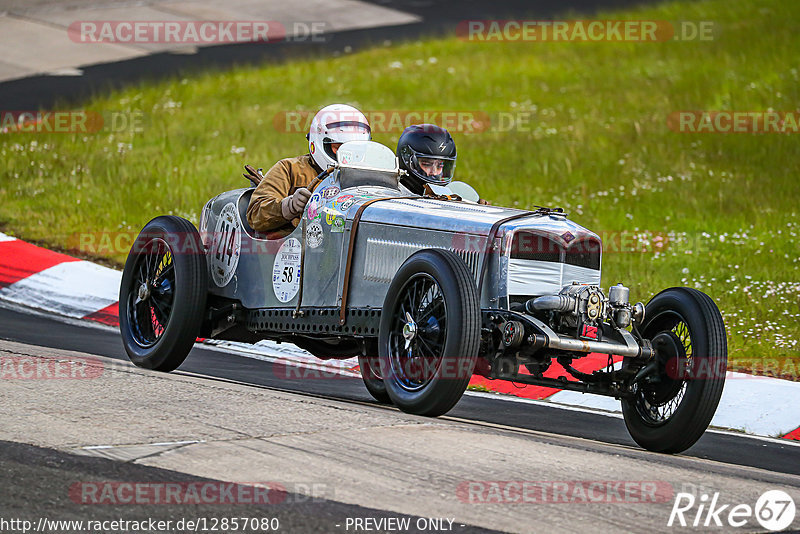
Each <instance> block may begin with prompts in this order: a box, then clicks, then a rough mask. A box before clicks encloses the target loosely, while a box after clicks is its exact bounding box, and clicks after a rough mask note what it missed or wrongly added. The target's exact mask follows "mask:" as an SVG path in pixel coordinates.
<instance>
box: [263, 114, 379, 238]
mask: <svg viewBox="0 0 800 534" xmlns="http://www.w3.org/2000/svg"><path fill="white" fill-rule="evenodd" d="M306 138H307V139H308V152H309V153H308V154H305V155H304V156H298V157H296V158H286V159H282V160H280V161H279V162H277V163H276V164H275V165H273V166H272V168H271V169H270V170H268V171H267V172H266V174H265V175H264V178H263V179H262V180H261V182H260V183H259V184H258V186H257V187H256V189H255V191H253V196H252V197H250V205H249V206H248V207H247V222H248V223H250V226H252V227H253V229H254V230H256V231H259V232H266V231H270V230H279V231H281V232H285V233H286V234H288V233H290V232H291V231H292V230H293V229H294V228H295V227H297V225H298V224H299V223H300V217H301V216H302V215H303V209H304V208H305V206H306V203H308V199H309V198H311V191H310V190H309V188H308V186H309V185H310V184H311V183H312V182H313V181H314V179H315V178H316V177H317V176H318V175H319V174H320V173H321V172H323V171H324V170H326V169H327V168H328V167H330V166H332V165H335V164H336V151H337V150H339V147H340V146H341V145H342V143H345V142H347V141H369V140H370V139H371V133H370V127H369V123H368V122H367V118H366V117H365V116H364V114H363V113H361V112H360V111H358V110H357V109H356V108H354V107H353V106H348V105H345V104H332V105H330V106H326V107H324V108H322V109H321V110H319V111H318V112H317V114H316V115H315V116H314V119H313V120H312V121H311V127H310V129H309V132H308V135H307V136H306Z"/></svg>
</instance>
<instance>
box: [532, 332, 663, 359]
mask: <svg viewBox="0 0 800 534" xmlns="http://www.w3.org/2000/svg"><path fill="white" fill-rule="evenodd" d="M532 337H533V339H532V340H531V342H532V343H535V344H539V343H541V344H543V346H544V347H545V348H548V349H555V350H565V351H569V352H586V353H589V352H599V353H600V354H613V355H615V356H622V357H624V358H644V359H646V360H649V359H650V358H651V357H652V356H653V346H652V345H651V344H650V342H649V341H648V340H643V341H644V344H643V345H638V344H637V345H635V346H628V345H623V344H621V343H613V342H607V341H584V340H582V339H573V338H568V337H563V336H560V335H557V337H556V338H552V337H548V336H545V335H542V334H533V336H532Z"/></svg>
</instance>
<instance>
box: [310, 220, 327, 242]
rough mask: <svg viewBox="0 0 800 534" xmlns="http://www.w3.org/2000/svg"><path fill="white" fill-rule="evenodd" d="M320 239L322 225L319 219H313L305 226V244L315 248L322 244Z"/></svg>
mask: <svg viewBox="0 0 800 534" xmlns="http://www.w3.org/2000/svg"><path fill="white" fill-rule="evenodd" d="M322 239H323V234H322V225H321V224H320V222H319V220H315V221H313V222H312V223H311V224H309V225H308V228H306V244H307V245H308V246H309V247H311V248H317V247H318V246H320V245H321V244H322Z"/></svg>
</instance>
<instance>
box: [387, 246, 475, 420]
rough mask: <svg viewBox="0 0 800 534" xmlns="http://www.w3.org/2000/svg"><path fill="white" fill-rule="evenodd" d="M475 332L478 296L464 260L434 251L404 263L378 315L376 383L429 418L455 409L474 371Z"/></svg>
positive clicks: (400, 404)
mask: <svg viewBox="0 0 800 534" xmlns="http://www.w3.org/2000/svg"><path fill="white" fill-rule="evenodd" d="M480 327H481V314H480V304H479V298H478V289H477V287H476V286H475V280H474V278H473V275H472V273H471V272H470V270H469V268H468V267H467V265H466V264H465V263H464V261H463V260H461V258H459V257H458V256H457V255H456V254H455V253H453V252H451V251H447V250H433V249H430V250H423V251H420V252H417V253H415V254H414V255H412V256H411V257H410V258H408V259H407V260H406V262H405V263H403V265H402V266H401V267H400V269H399V270H398V272H397V274H396V275H395V278H394V280H393V281H392V283H391V285H390V286H389V290H388V292H387V294H386V300H385V301H384V305H383V312H382V314H381V327H380V338H379V354H380V363H381V376H382V377H383V382H384V384H385V386H386V392H387V393H388V396H389V398H390V399H391V400H392V402H393V403H394V404H396V405H397V406H398V407H399V408H400V409H401V410H403V411H404V412H408V413H413V414H417V415H429V416H437V415H441V414H444V413H446V412H447V411H449V410H450V409H451V408H452V407H453V406H455V404H456V403H457V402H458V401H459V399H460V398H461V396H462V395H463V394H464V390H465V389H466V388H467V384H468V383H469V380H470V378H471V377H472V372H473V370H474V368H475V362H476V360H477V357H478V349H479V346H480Z"/></svg>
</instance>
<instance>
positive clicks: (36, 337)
mask: <svg viewBox="0 0 800 534" xmlns="http://www.w3.org/2000/svg"><path fill="white" fill-rule="evenodd" d="M0 339H5V340H9V341H17V342H21V343H26V344H31V345H36V346H41V347H50V348H59V349H66V350H72V351H76V352H83V353H87V354H92V355H97V356H106V357H109V358H114V359H118V360H127V357H126V355H125V351H124V349H123V348H122V341H121V339H120V336H119V334H118V333H117V332H116V331H113V330H110V329H106V328H99V327H95V326H81V325H78V324H67V323H64V322H61V321H58V320H54V319H50V318H46V317H42V316H39V315H30V314H25V313H19V312H17V311H12V310H8V309H4V308H0ZM175 373H179V374H180V373H189V374H192V375H195V376H202V377H205V378H207V379H209V380H225V381H233V382H236V383H240V384H247V385H250V386H252V387H265V388H271V389H277V390H281V391H291V392H295V393H300V394H305V395H310V396H318V397H323V398H327V399H333V400H343V401H349V402H357V403H370V404H372V403H374V401H373V400H372V398H371V397H370V396H369V394H368V393H367V391H366V389H365V388H364V386H363V384H362V383H361V380H359V379H356V378H347V377H342V376H338V375H336V376H326V375H324V374H319V373H311V374H307V375H306V377H305V378H297V377H296V376H297V375H296V374H295V372H294V371H292V370H288V371H287V368H285V367H284V366H282V365H280V364H277V365H276V364H273V363H270V362H265V361H261V360H254V359H252V358H247V357H244V356H240V355H238V354H235V353H226V352H222V351H219V350H212V349H208V348H204V347H203V346H202V345H197V346H195V348H194V349H193V350H192V352H191V353H190V354H189V356H188V358H187V359H186V361H185V362H184V363H183V365H181V367H180V368H179V369H178V370H177V371H175ZM446 417H447V418H452V419H456V420H460V421H462V422H468V423H471V424H476V425H489V426H494V425H500V426H502V427H508V428H513V429H520V430H527V431H535V432H545V433H548V434H552V435H554V436H559V435H560V436H570V437H579V438H585V439H589V440H594V441H598V442H603V443H609V444H617V445H623V446H626V447H632V448H638V446H637V445H636V444H635V443H634V442H633V441H632V440H631V438H630V437H629V436H628V433H627V430H626V429H625V424H624V422H623V421H622V419H620V418H617V417H611V416H608V415H603V414H598V413H592V412H583V411H576V410H569V409H562V408H555V407H550V406H546V405H543V403H531V402H517V401H513V400H504V399H497V398H491V397H490V396H483V395H481V396H474V395H466V396H465V397H463V398H462V400H461V401H460V402H459V403H458V405H457V406H456V407H455V408H454V409H453V410H452V411H451V412H449V413H448V414H447V416H446ZM0 449H2V447H0ZM678 456H689V457H695V458H701V459H705V460H711V461H714V462H721V463H725V464H735V465H740V466H749V467H755V468H759V469H764V470H768V471H773V472H776V473H784V474H790V475H800V446H798V445H797V444H794V443H792V442H789V441H785V442H783V441H781V440H772V439H769V440H766V439H759V438H753V437H748V436H745V435H741V436H740V435H736V434H733V433H722V432H706V433H705V434H704V435H703V437H702V438H700V440H699V441H698V442H697V443H696V444H695V445H694V446H693V447H691V448H690V449H689V450H688V451H686V452H685V453H683V454H682V455H678ZM678 456H676V457H672V456H668V455H664V456H663V458H664V462H665V463H670V462H672V461H673V459H674V458H677V457H678Z"/></svg>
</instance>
